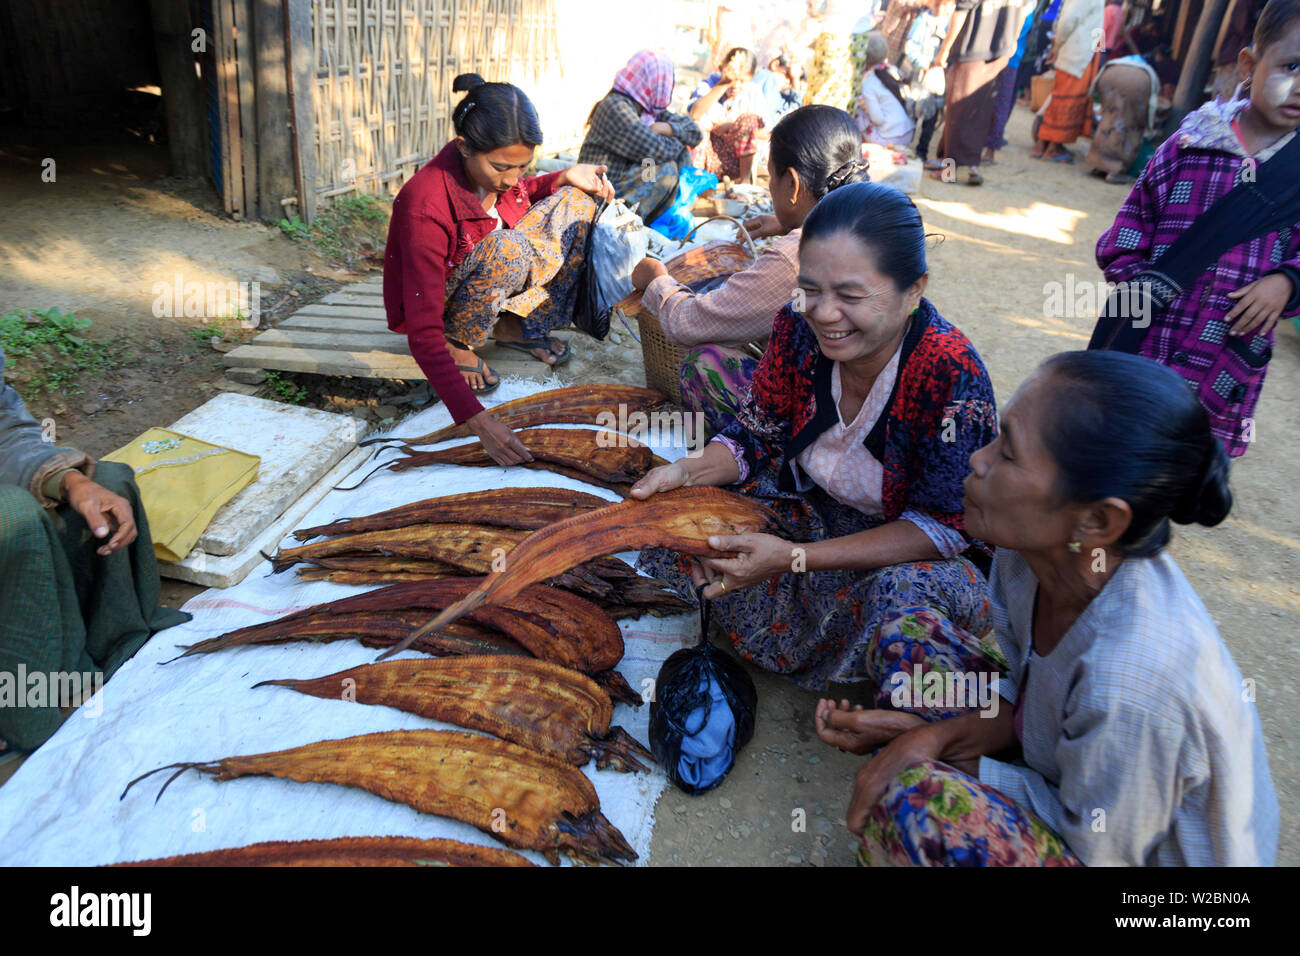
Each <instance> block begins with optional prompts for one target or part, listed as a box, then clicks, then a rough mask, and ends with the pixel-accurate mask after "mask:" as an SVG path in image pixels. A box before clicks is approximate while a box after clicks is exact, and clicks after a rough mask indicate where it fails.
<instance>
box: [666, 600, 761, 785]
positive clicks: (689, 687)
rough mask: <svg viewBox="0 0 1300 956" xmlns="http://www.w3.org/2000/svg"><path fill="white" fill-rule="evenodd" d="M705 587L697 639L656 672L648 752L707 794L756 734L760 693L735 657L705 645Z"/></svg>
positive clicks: (671, 774) (680, 780)
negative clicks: (755, 726) (698, 640)
mask: <svg viewBox="0 0 1300 956" xmlns="http://www.w3.org/2000/svg"><path fill="white" fill-rule="evenodd" d="M703 590H704V589H703V587H701V588H699V589H698V590H697V592H696V594H697V596H698V597H699V602H700V642H699V643H698V644H696V645H695V646H694V647H686V648H683V649H682V650H680V651H677V652H676V653H675V654H673V655H672V656H671V657H669V658H668V660H666V661H664V666H663V667H662V668H660V670H659V677H658V678H657V679H656V680H655V693H654V699H653V700H652V701H651V702H650V750H651V752H652V753H653V754H654V755H655V759H656V760H657V761H659V764H660V766H662V767H663V768H664V770H665V771H666V772H667V773H668V778H669V779H670V780H672V782H673V783H675V784H676V785H677V786H678V787H679V788H680V789H681V790H684V791H685V792H686V793H689V794H690V795H691V796H698V795H699V794H701V793H707V792H708V791H710V790H712V789H713V788H714V787H716V786H717V785H718V784H720V783H722V781H723V780H724V779H725V778H726V776H727V774H729V773H730V772H731V768H732V767H733V766H735V763H736V754H738V753H739V752H740V749H741V748H742V747H744V746H745V744H747V743H749V741H750V739H751V738H752V737H753V736H754V720H755V717H756V715H757V713H758V691H757V690H756V689H755V687H754V682H753V680H751V679H750V676H749V674H747V673H746V672H745V670H744V668H742V667H741V666H740V664H738V663H737V662H736V661H734V660H732V659H731V658H730V657H728V656H727V655H726V654H725V653H723V652H722V651H720V650H718V649H717V648H716V647H714V646H713V645H712V644H710V643H709V636H708V635H709V602H708V601H706V600H705V599H704V597H703V594H702V592H703Z"/></svg>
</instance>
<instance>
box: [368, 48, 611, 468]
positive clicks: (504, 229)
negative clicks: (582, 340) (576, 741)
mask: <svg viewBox="0 0 1300 956" xmlns="http://www.w3.org/2000/svg"><path fill="white" fill-rule="evenodd" d="M452 88H453V89H454V90H458V91H459V90H466V91H468V92H467V93H466V94H465V97H464V99H462V100H461V101H460V102H459V103H458V104H457V105H456V108H455V110H453V111H452V114H451V121H452V126H453V127H454V128H455V130H456V138H455V139H454V140H452V141H451V142H450V143H448V144H447V145H446V146H445V147H443V149H442V152H440V153H438V155H437V156H435V157H434V158H433V159H432V160H431V161H430V162H429V163H427V164H426V165H425V166H424V168H422V169H421V170H420V171H419V172H418V173H416V174H415V175H414V176H413V177H412V178H411V181H410V182H408V183H407V184H406V185H405V186H403V187H402V190H401V192H399V193H398V194H397V198H396V199H394V200H393V218H392V222H391V223H390V224H389V227H388V245H387V248H386V250H385V253H384V309H385V311H386V312H387V313H388V327H389V328H390V329H392V330H393V331H395V332H405V333H406V335H407V338H408V339H409V340H410V347H411V355H412V357H414V359H415V360H416V362H417V363H419V365H420V368H421V369H422V370H423V372H424V374H425V376H426V377H427V378H428V379H429V385H430V386H431V387H432V388H433V390H434V391H435V392H437V394H438V397H439V398H441V399H442V400H443V402H444V403H446V405H447V410H448V411H449V412H451V416H452V419H453V420H454V421H456V422H457V423H459V422H468V423H469V426H470V428H471V429H472V430H473V432H474V434H475V435H476V436H477V437H478V438H479V440H480V441H482V443H483V449H484V450H485V451H486V452H487V453H488V454H489V455H491V456H492V458H493V460H495V461H496V462H497V463H498V464H501V465H514V464H518V463H520V462H524V461H531V460H532V455H531V454H529V452H528V449H527V448H525V447H524V445H523V443H522V442H521V441H519V439H518V438H517V437H515V435H514V433H513V432H511V431H510V429H509V428H507V427H506V426H504V425H502V424H501V423H500V422H498V421H497V420H496V419H494V418H493V417H492V416H491V415H490V414H488V413H487V412H486V411H484V410H483V406H482V405H480V404H479V402H478V398H477V397H476V396H478V395H485V394H487V393H488V392H490V391H492V390H493V389H494V388H496V387H497V385H499V384H500V380H499V379H498V378H497V377H496V376H494V375H493V374H492V373H491V371H490V370H489V369H488V368H487V366H486V365H485V364H484V362H483V360H482V359H481V358H479V356H478V355H476V354H475V350H476V349H479V348H482V347H483V346H485V345H486V344H487V341H488V337H489V335H492V336H493V337H495V339H496V341H497V344H498V345H503V346H506V347H509V348H513V349H517V350H519V351H522V352H524V353H526V354H529V355H532V356H533V357H534V358H536V359H537V360H538V361H541V362H546V363H547V364H549V365H555V364H557V363H559V362H563V361H564V360H565V359H567V358H568V357H569V346H568V345H566V344H565V343H563V342H561V341H560V340H559V339H555V338H551V337H550V336H549V335H548V333H549V332H551V331H552V330H554V329H558V328H560V327H562V326H565V325H568V324H569V323H570V322H571V321H572V320H573V306H574V302H575V301H576V298H577V286H578V277H579V275H580V274H581V271H582V250H583V249H584V248H585V243H586V238H587V230H588V229H589V228H590V225H591V220H592V217H593V216H594V215H595V213H596V206H595V201H594V200H593V199H592V198H591V197H592V196H602V197H604V198H606V199H611V198H613V195H614V191H613V189H612V188H611V187H610V185H609V182H608V180H606V179H605V177H604V173H605V167H603V166H586V165H578V166H572V167H570V168H569V169H565V170H562V171H561V172H558V173H551V174H549V175H546V176H532V177H528V178H522V177H523V173H524V171H525V170H526V169H527V168H528V167H529V166H530V165H532V162H533V152H534V150H535V149H536V148H537V147H538V146H539V145H540V144H541V142H542V130H541V127H540V126H539V125H538V122H537V112H536V110H534V109H533V104H532V103H530V102H529V100H528V97H527V96H525V95H524V93H523V91H522V90H520V89H519V88H518V87H515V86H512V85H510V84H509V83H484V82H483V80H482V78H481V77H479V76H478V75H477V74H474V73H466V74H462V75H461V76H458V77H456V80H455V82H454V83H453V85H452ZM566 187H567V188H566Z"/></svg>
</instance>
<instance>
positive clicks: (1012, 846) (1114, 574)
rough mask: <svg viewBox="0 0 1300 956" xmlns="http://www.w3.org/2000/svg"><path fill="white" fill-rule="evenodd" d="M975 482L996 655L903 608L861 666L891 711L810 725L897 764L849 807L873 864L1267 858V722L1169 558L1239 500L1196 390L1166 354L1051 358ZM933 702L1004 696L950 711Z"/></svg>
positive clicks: (830, 714)
mask: <svg viewBox="0 0 1300 956" xmlns="http://www.w3.org/2000/svg"><path fill="white" fill-rule="evenodd" d="M971 466H972V468H973V472H972V474H971V476H970V477H969V478H967V479H966V497H965V505H966V528H967V531H968V532H969V533H970V534H973V535H977V536H979V537H980V538H982V539H983V540H985V541H987V542H989V543H991V544H994V545H996V546H997V553H996V557H995V558H994V563H993V575H992V579H991V581H990V590H991V592H992V598H993V621H994V627H995V629H996V638H997V645H998V647H999V648H1000V650H1001V657H1000V656H999V655H991V654H988V653H987V651H986V650H985V649H983V648H981V647H980V645H979V643H978V642H977V641H976V640H975V638H974V636H973V635H974V634H976V633H978V632H972V631H970V630H969V629H967V628H962V627H960V626H957V625H955V624H954V623H953V622H952V621H951V620H943V619H941V618H938V617H936V616H934V614H933V613H932V612H931V611H930V610H929V609H928V608H909V609H904V610H900V611H898V612H897V613H896V615H895V616H894V617H892V618H890V619H887V620H884V621H882V622H881V623H880V624H879V626H878V628H877V631H876V633H875V635H874V638H873V639H872V641H871V649H870V651H869V655H868V657H869V661H870V668H871V671H872V679H873V681H874V682H875V684H876V686H877V687H878V688H879V696H878V697H877V700H876V705H877V708H880V709H877V710H861V709H856V710H850V709H849V706H848V703H847V702H842V703H841V704H839V705H836V704H835V703H834V702H832V701H829V700H823V701H821V702H820V703H819V705H818V707H817V713H816V724H817V732H818V735H819V736H820V737H821V739H822V740H824V741H825V742H826V743H828V744H831V745H832V746H837V747H839V748H841V749H843V750H849V751H851V752H853V753H861V754H865V753H868V752H870V751H871V750H873V749H874V748H877V747H881V748H882V749H880V750H879V751H878V752H877V753H876V755H875V756H874V757H873V758H872V759H871V762H870V763H868V764H867V765H866V766H864V767H863V768H862V770H861V771H860V772H859V773H858V777H857V782H856V785H855V787H854V791H853V797H852V802H851V803H850V805H849V811H848V824H849V829H850V830H852V831H853V832H854V833H858V834H861V835H862V838H863V839H862V847H861V850H860V851H859V860H860V861H861V862H862V863H864V864H868V865H875V864H882V863H883V864H893V865H900V864H901V865H922V866H945V865H961V866H985V865H1020V866H1039V865H1046V866H1073V865H1078V864H1080V863H1082V864H1086V865H1089V866H1097V865H1116V864H1119V865H1131V866H1143V865H1163V866H1170V865H1194V866H1207V865H1216V866H1221V865H1229V864H1232V865H1238V864H1244V865H1262V864H1271V863H1272V862H1273V859H1274V856H1275V855H1276V852H1277V833H1278V804H1277V798H1276V796H1275V794H1274V791H1273V784H1272V780H1271V778H1270V776H1269V769H1268V757H1267V754H1266V753H1265V749H1264V738H1263V734H1262V732H1261V729H1260V722H1259V716H1258V714H1257V712H1256V710H1255V706H1254V704H1253V702H1251V700H1250V699H1249V697H1250V695H1248V694H1246V693H1245V692H1244V691H1243V687H1244V686H1245V685H1244V682H1243V681H1242V677H1241V673H1240V671H1238V670H1237V666H1236V664H1235V663H1233V660H1232V656H1231V655H1230V654H1229V653H1228V649H1227V648H1226V647H1225V646H1224V643H1223V640H1222V638H1220V636H1219V632H1218V630H1217V628H1216V627H1215V624H1214V620H1213V619H1212V618H1211V617H1210V614H1209V612H1208V611H1207V610H1206V608H1205V605H1203V604H1202V603H1201V601H1200V599H1199V598H1198V597H1197V595H1196V592H1195V591H1193V590H1192V587H1191V585H1190V584H1189V583H1188V582H1187V579H1186V578H1185V577H1183V574H1182V571H1180V570H1179V568H1178V565H1177V564H1175V563H1174V560H1173V558H1171V557H1170V556H1169V554H1168V552H1167V551H1166V550H1165V546H1166V544H1167V543H1168V541H1169V535H1170V525H1169V522H1170V520H1173V521H1177V522H1179V523H1180V524H1189V523H1192V522H1195V523H1197V524H1203V525H1211V526H1212V525H1216V524H1218V523H1219V522H1220V521H1222V520H1223V519H1224V517H1225V516H1226V515H1227V514H1228V510H1229V508H1230V507H1231V504H1232V496H1231V493H1230V492H1229V490H1228V458H1227V456H1226V455H1225V454H1224V451H1223V449H1222V447H1221V446H1220V445H1219V442H1218V440H1217V439H1216V438H1215V437H1214V435H1213V434H1212V433H1211V431H1210V423H1209V419H1208V417H1207V416H1206V413H1205V410H1204V409H1203V408H1201V406H1200V404H1199V403H1198V402H1197V400H1196V396H1195V395H1194V394H1193V393H1192V392H1190V391H1188V389H1187V386H1186V383H1185V382H1183V380H1182V379H1181V378H1180V377H1179V376H1178V375H1177V374H1176V373H1175V372H1173V371H1171V370H1169V369H1167V368H1165V367H1163V366H1161V365H1158V364H1157V363H1156V362H1153V361H1151V360H1150V359H1145V358H1141V357H1139V356H1135V355H1129V354H1126V353H1122V352H1109V351H1093V352H1066V353H1063V354H1061V355H1056V356H1053V357H1052V358H1050V359H1048V360H1047V361H1046V362H1045V363H1043V365H1042V366H1041V367H1040V368H1039V370H1038V371H1037V372H1036V373H1035V374H1034V375H1033V376H1032V377H1031V378H1030V379H1029V380H1028V381H1026V382H1025V383H1024V384H1023V385H1022V386H1021V387H1020V389H1019V391H1018V392H1017V393H1016V395H1015V396H1014V397H1013V399H1012V400H1011V403H1010V404H1009V405H1008V407H1007V408H1006V409H1005V410H1004V413H1003V418H1002V429H1001V434H1000V435H999V436H998V438H997V439H996V440H995V441H994V442H992V443H991V444H989V445H988V446H987V447H985V448H982V449H980V450H979V451H978V452H977V453H976V454H975V455H974V456H973V457H972V459H971ZM1001 658H1005V660H1002V659H1001ZM930 674H937V675H940V677H941V678H942V681H940V682H935V681H930V680H929V679H928V678H929V675H930ZM986 676H992V677H993V678H995V679H994V680H993V681H991V682H989V683H983V682H982V681H981V680H980V679H979V678H981V677H986ZM972 677H975V678H976V679H975V680H974V681H972V680H971V678H972ZM950 678H952V679H951V680H950ZM931 684H933V685H934V687H935V688H936V694H935V696H934V698H933V699H929V700H927V699H925V698H924V697H923V695H922V693H920V692H918V688H921V689H923V688H925V687H927V686H930V685H931ZM940 684H942V685H943V686H944V687H945V688H946V687H948V686H952V687H964V688H970V687H972V686H973V685H974V686H984V687H986V688H987V687H991V688H992V690H991V694H989V695H987V696H986V699H984V700H980V701H978V702H976V701H974V700H971V699H969V697H970V695H969V691H968V693H967V695H966V699H964V700H958V699H957V698H958V696H959V695H956V694H952V693H951V692H947V691H946V693H948V694H949V696H947V697H945V698H944V699H943V700H942V701H940V699H939V695H938V693H937V688H938V687H939V686H940ZM999 695H1000V696H999ZM927 704H928V705H929V706H924V705H927ZM1017 758H1020V759H1017Z"/></svg>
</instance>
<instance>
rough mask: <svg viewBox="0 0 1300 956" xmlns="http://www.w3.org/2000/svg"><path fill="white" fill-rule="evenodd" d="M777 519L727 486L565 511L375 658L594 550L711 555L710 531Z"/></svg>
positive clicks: (753, 527) (760, 525)
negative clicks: (571, 514) (572, 513)
mask: <svg viewBox="0 0 1300 956" xmlns="http://www.w3.org/2000/svg"><path fill="white" fill-rule="evenodd" d="M779 523H780V519H779V518H778V517H777V515H776V514H775V513H774V512H772V511H771V510H770V509H768V508H767V507H766V506H765V505H762V504H759V503H758V502H756V501H754V500H752V499H750V498H746V497H744V496H743V495H738V494H735V493H734V492H730V491H723V490H721V489H720V488H705V487H699V488H677V489H674V490H673V491H664V492H660V493H659V494H657V495H654V496H653V497H651V498H649V499H648V500H645V501H640V500H637V499H635V498H629V499H628V500H626V501H622V502H619V503H618V504H614V505H610V506H609V507H607V508H601V509H600V510H599V511H593V512H591V513H589V514H585V515H581V516H579V517H576V518H569V519H568V520H566V521H561V522H560V523H559V524H554V525H551V526H550V527H547V528H543V529H542V530H540V531H534V532H533V533H532V534H530V535H529V536H528V538H526V539H525V540H524V541H523V542H522V543H520V544H519V545H518V546H517V547H516V548H515V549H514V550H513V551H511V552H510V554H509V555H508V557H507V561H506V569H505V571H503V572H501V573H499V574H493V575H490V576H489V577H488V578H487V579H486V580H485V581H484V582H483V583H482V584H480V585H479V586H478V587H477V588H475V589H474V590H473V591H471V592H470V593H469V594H467V595H466V596H465V597H464V598H462V599H461V600H459V601H457V602H456V603H455V604H453V605H451V606H450V607H448V608H447V609H446V610H444V611H443V612H442V613H441V614H439V615H438V616H437V617H435V618H434V619H433V620H432V621H430V622H429V623H428V624H426V625H424V626H423V627H421V628H420V629H419V630H417V631H415V632H413V633H412V634H411V635H410V637H408V638H407V639H406V640H405V641H403V642H402V643H401V644H398V645H397V646H396V647H394V648H393V649H392V650H390V651H387V652H385V653H384V654H381V655H380V656H379V660H383V659H384V658H386V657H390V656H392V655H393V654H396V653H397V652H398V651H400V650H402V649H403V648H404V647H406V646H407V645H408V644H409V643H410V642H412V641H415V640H418V639H419V638H421V637H424V636H425V635H426V634H430V633H433V632H434V631H436V630H438V628H440V627H444V626H446V625H447V624H450V623H451V622H452V621H455V620H456V619H457V618H459V617H460V616H461V615H462V614H465V613H467V612H468V611H472V610H473V609H474V608H476V607H481V606H482V605H483V604H485V603H491V602H496V601H508V600H510V598H511V596H513V595H515V594H517V593H519V591H520V590H522V589H523V588H526V587H528V586H529V585H530V584H533V583H535V582H537V581H539V580H545V579H546V578H548V577H553V576H554V575H555V574H558V573H560V572H561V571H563V570H565V569H567V568H570V567H573V566H575V565H577V564H581V563H582V562H583V561H587V560H590V559H591V558H594V557H596V556H598V555H608V554H616V553H618V552H619V551H636V550H639V549H641V548H649V547H664V548H672V549H673V550H675V551H680V552H682V553H684V554H693V555H712V556H715V557H716V556H718V555H719V552H718V551H715V550H714V549H713V548H711V547H709V537H710V536H712V535H733V534H745V533H747V532H757V531H766V530H768V529H769V528H774V527H777V526H778V525H779Z"/></svg>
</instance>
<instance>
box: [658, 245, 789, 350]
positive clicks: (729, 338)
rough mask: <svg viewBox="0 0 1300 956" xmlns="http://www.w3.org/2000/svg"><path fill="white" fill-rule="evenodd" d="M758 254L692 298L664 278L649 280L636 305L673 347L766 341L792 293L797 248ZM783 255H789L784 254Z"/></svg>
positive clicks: (687, 291)
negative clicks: (654, 321) (653, 319)
mask: <svg viewBox="0 0 1300 956" xmlns="http://www.w3.org/2000/svg"><path fill="white" fill-rule="evenodd" d="M779 242H782V243H784V248H781V249H778V248H777V246H775V245H774V246H772V247H770V248H768V249H766V250H764V251H763V253H762V254H761V255H759V257H758V258H757V259H756V260H754V263H753V265H751V266H750V267H749V268H748V269H744V270H742V271H740V272H737V273H736V274H735V275H733V276H732V277H731V278H729V279H728V280H727V281H726V282H725V283H723V284H722V285H721V286H720V287H719V288H717V289H714V290H713V291H712V292H707V293H705V294H704V295H696V294H695V293H693V292H691V291H690V289H688V288H687V287H686V286H684V285H682V284H681V283H679V282H678V281H677V280H676V279H674V278H673V277H672V276H669V275H666V274H665V275H661V276H659V277H658V278H656V279H653V280H651V281H650V283H649V284H648V285H647V286H646V289H645V294H644V295H643V296H642V297H641V305H642V306H643V307H644V308H645V309H646V311H648V312H649V313H650V314H651V315H654V316H657V317H658V319H659V322H660V324H661V325H662V326H663V329H664V334H665V335H667V336H668V338H669V340H670V341H673V342H676V343H678V344H679V345H701V344H704V343H706V342H718V343H722V344H741V343H744V342H750V341H753V340H755V339H761V338H765V337H766V336H768V335H769V334H770V333H771V331H772V319H773V318H774V317H775V316H776V313H777V312H779V311H780V310H781V307H782V306H784V305H785V304H786V303H787V302H789V301H790V299H791V298H792V297H793V296H794V294H795V286H796V284H797V280H798V265H797V262H796V260H795V259H794V256H797V254H798V244H797V242H795V241H794V240H780V241H779ZM787 250H788V251H789V252H790V253H791V254H792V255H787V254H786V253H787Z"/></svg>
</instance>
